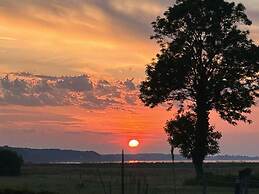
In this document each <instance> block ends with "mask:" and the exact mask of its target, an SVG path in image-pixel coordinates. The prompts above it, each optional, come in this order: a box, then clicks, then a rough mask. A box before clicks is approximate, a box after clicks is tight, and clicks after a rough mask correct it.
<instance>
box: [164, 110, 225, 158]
mask: <svg viewBox="0 0 259 194" xmlns="http://www.w3.org/2000/svg"><path fill="white" fill-rule="evenodd" d="M196 120H197V117H196V115H195V114H192V113H189V112H188V113H186V114H184V115H178V116H177V117H176V119H174V120H170V121H167V123H166V126H165V131H166V133H167V135H168V142H169V143H170V144H171V145H172V146H173V147H174V148H179V151H180V153H181V154H182V155H183V156H184V157H185V158H188V159H191V158H192V155H193V153H194V151H195V131H196V129H195V127H196V125H195V123H196ZM221 136H222V135H221V133H219V132H217V131H215V130H214V127H213V126H210V128H209V130H208V145H207V146H208V147H207V153H206V154H207V155H214V154H217V153H218V152H219V145H218V140H219V139H220V138H221Z"/></svg>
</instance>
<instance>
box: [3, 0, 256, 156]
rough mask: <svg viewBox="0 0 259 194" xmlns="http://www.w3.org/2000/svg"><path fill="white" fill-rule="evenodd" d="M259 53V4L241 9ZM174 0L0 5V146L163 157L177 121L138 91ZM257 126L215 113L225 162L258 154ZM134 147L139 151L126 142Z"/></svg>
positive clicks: (37, 0) (9, 0)
mask: <svg viewBox="0 0 259 194" xmlns="http://www.w3.org/2000/svg"><path fill="white" fill-rule="evenodd" d="M236 2H242V3H244V5H245V6H246V7H247V14H248V16H249V17H250V19H252V21H253V25H252V26H251V28H250V31H251V37H252V38H253V39H254V41H255V42H256V43H257V44H259V3H258V0H242V1H236ZM172 4H173V1H171V0H141V1H139V0H0V72H1V80H0V104H1V108H0V144H1V145H9V146H21V147H33V148H64V149H78V150H94V151H97V152H99V153H118V152H120V150H121V149H122V148H125V149H126V151H127V152H129V153H137V152H162V153H168V152H169V146H168V143H167V142H166V138H167V137H166V134H165V133H164V130H163V126H164V123H165V121H166V120H167V119H169V118H173V117H174V116H175V112H174V109H173V110H172V111H171V112H168V111H166V110H165V107H163V106H160V107H157V108H154V109H149V108H147V107H144V106H143V104H142V103H141V102H140V100H139V99H138V85H139V83H140V81H141V80H143V79H144V78H145V65H146V64H148V63H150V62H151V60H152V58H153V57H155V54H156V53H157V52H158V47H157V45H156V43H155V42H154V41H153V40H150V39H149V37H150V35H152V28H151V25H150V23H151V22H152V21H153V20H155V18H156V16H158V15H161V14H162V13H163V12H164V11H165V9H166V8H167V7H168V6H169V5H172ZM250 118H251V119H252V120H254V122H253V124H251V125H248V124H243V123H241V124H240V125H238V126H236V127H233V126H230V125H228V124H227V123H226V122H224V121H221V120H220V119H219V118H218V116H217V115H216V114H215V113H212V114H211V122H212V123H213V124H215V125H216V128H217V129H219V130H220V131H221V132H222V134H223V138H222V140H221V153H222V154H246V155H259V149H258V147H259V119H258V118H259V108H256V107H255V108H253V113H252V114H251V115H250ZM132 138H136V139H138V140H139V142H140V146H139V147H138V148H134V149H132V148H131V149H130V148H128V146H127V143H128V141H129V140H130V139H132Z"/></svg>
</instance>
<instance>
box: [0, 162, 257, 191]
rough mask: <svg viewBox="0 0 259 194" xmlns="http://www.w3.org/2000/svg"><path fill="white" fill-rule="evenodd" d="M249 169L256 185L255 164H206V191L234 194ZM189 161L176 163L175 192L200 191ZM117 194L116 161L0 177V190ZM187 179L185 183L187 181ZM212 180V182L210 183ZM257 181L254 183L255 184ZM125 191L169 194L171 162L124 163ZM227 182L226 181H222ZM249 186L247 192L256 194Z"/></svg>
mask: <svg viewBox="0 0 259 194" xmlns="http://www.w3.org/2000/svg"><path fill="white" fill-rule="evenodd" d="M246 167H249V168H252V169H253V176H254V177H256V178H255V179H254V181H255V182H256V183H254V184H259V179H257V178H258V177H259V164H249V163H244V164H241V163H238V164H236V163H228V164H227V163H225V164H221V163H215V164H207V165H206V171H207V172H210V173H213V175H211V177H209V178H210V182H209V181H208V182H209V187H208V194H234V187H233V184H234V181H235V177H236V175H237V174H238V171H239V170H240V169H243V168H246ZM194 176H195V175H194V170H193V167H192V165H191V164H183V163H180V164H176V184H177V194H196V193H197V194H200V193H201V187H200V186H199V185H197V184H194V183H191V180H192V178H193V177H194ZM101 179H102V181H103V184H104V185H105V187H106V193H107V194H109V190H110V189H111V191H112V194H120V165H119V164H82V165H54V164H53V165H26V166H24V167H23V169H22V175H21V176H19V177H0V190H3V189H6V188H12V189H16V190H31V191H35V192H41V191H50V192H55V193H59V194H77V193H78V194H104V191H103V187H102V182H101ZM188 181H189V183H188ZM213 181H214V183H215V182H216V184H211V182H212V183H213ZM257 181H258V183H257ZM125 182H126V185H125V187H126V194H137V193H138V190H139V194H145V191H146V189H147V188H148V194H169V193H170V194H172V193H173V188H174V187H173V178H172V166H171V164H127V165H126V167H125ZM226 182H227V183H226ZM258 193H259V188H258V187H257V188H256V187H253V188H251V189H250V190H249V194H258Z"/></svg>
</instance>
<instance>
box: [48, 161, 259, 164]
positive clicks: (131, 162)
mask: <svg viewBox="0 0 259 194" xmlns="http://www.w3.org/2000/svg"><path fill="white" fill-rule="evenodd" d="M120 162H121V161H101V162H69V161H67V162H50V163H51V164H83V163H120ZM174 162H175V163H192V161H191V160H175V161H174ZM204 162H205V163H259V160H204ZM125 163H129V164H135V163H172V160H129V161H125Z"/></svg>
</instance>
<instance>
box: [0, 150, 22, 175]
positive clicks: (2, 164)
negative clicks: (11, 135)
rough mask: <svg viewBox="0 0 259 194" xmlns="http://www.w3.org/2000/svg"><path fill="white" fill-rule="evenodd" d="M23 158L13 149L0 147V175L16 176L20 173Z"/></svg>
mask: <svg viewBox="0 0 259 194" xmlns="http://www.w3.org/2000/svg"><path fill="white" fill-rule="evenodd" d="M22 164H23V159H22V157H21V156H19V155H18V154H17V153H16V152H15V151H12V150H9V149H5V148H1V149H0V176H16V175H19V174H20V173H21V166H22Z"/></svg>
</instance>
